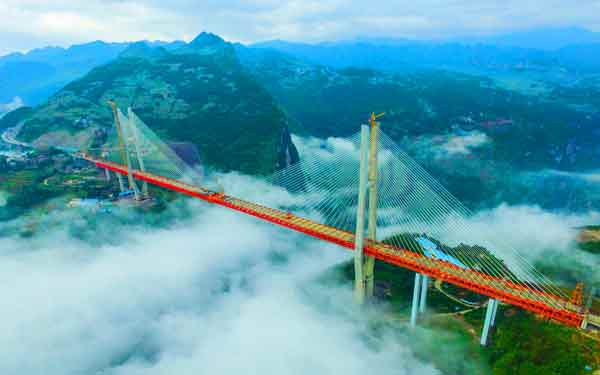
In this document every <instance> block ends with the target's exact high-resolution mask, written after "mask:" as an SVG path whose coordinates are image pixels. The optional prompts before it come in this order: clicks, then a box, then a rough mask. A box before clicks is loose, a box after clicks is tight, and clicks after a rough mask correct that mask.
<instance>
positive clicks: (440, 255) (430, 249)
mask: <svg viewBox="0 0 600 375" xmlns="http://www.w3.org/2000/svg"><path fill="white" fill-rule="evenodd" d="M416 241H417V243H418V244H419V245H420V246H421V247H422V248H423V250H424V252H425V256H426V257H428V258H432V259H438V260H443V261H445V262H448V263H452V264H454V265H455V266H457V267H460V268H465V269H466V268H469V267H467V266H466V265H465V264H464V263H463V262H461V261H460V260H458V259H456V258H455V257H453V256H451V255H448V254H446V253H445V252H444V251H442V250H441V249H440V248H439V247H438V245H436V244H435V243H434V242H433V241H431V240H430V239H429V238H427V237H422V236H421V237H417V239H416Z"/></svg>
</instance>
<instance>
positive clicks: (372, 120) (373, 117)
mask: <svg viewBox="0 0 600 375" xmlns="http://www.w3.org/2000/svg"><path fill="white" fill-rule="evenodd" d="M383 115H385V112H381V113H380V114H378V115H376V114H375V112H371V116H370V117H369V124H371V127H372V128H374V127H375V126H377V125H379V123H378V122H377V119H378V118H380V117H381V116H383Z"/></svg>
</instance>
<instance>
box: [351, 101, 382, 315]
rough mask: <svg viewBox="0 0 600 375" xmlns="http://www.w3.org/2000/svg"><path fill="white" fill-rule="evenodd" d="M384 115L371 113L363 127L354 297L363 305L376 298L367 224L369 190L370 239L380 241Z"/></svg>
mask: <svg viewBox="0 0 600 375" xmlns="http://www.w3.org/2000/svg"><path fill="white" fill-rule="evenodd" d="M381 116H383V113H380V114H378V115H375V113H372V114H371V117H370V118H369V125H370V126H367V125H362V126H361V137H360V170H359V174H360V176H359V189H358V207H357V214H356V237H355V238H356V239H355V246H354V296H355V299H356V301H357V302H358V303H359V304H362V303H364V301H365V300H366V299H369V298H371V297H373V290H374V284H375V279H374V268H375V258H374V257H372V256H368V255H365V254H364V234H365V233H364V225H365V207H366V203H367V202H366V199H367V197H366V195H367V190H368V193H369V197H368V199H369V202H368V203H369V205H368V216H367V218H368V228H367V238H368V239H369V240H371V241H376V240H377V177H378V165H377V151H378V140H379V122H377V119H378V118H379V117H381Z"/></svg>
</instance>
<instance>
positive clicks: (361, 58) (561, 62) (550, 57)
mask: <svg viewBox="0 0 600 375" xmlns="http://www.w3.org/2000/svg"><path fill="white" fill-rule="evenodd" d="M577 40H580V41H584V40H587V41H588V43H587V44H581V43H579V44H569V45H563V44H557V45H556V46H557V47H558V46H561V47H560V48H558V49H552V50H550V49H545V48H538V49H534V48H523V47H520V46H518V45H519V43H515V46H512V45H510V43H500V42H498V43H495V42H492V41H490V42H489V43H485V40H484V39H482V40H481V42H476V40H475V39H473V40H469V41H466V40H462V41H461V40H458V41H443V42H442V41H440V42H432V41H426V42H422V41H407V40H399V41H396V42H393V41H390V40H385V41H378V40H368V39H367V40H359V41H351V42H339V43H319V44H306V43H292V42H284V41H270V42H262V43H257V44H253V45H251V46H252V47H254V48H267V49H273V50H277V51H280V52H283V53H286V54H288V55H293V56H295V57H297V58H300V59H303V60H305V61H306V62H310V63H315V64H321V65H328V66H331V67H335V68H348V67H360V68H367V69H377V70H385V71H393V72H410V71H418V70H423V69H448V70H457V71H466V70H473V69H477V70H480V71H482V72H484V73H489V72H498V71H505V72H506V71H521V72H523V71H529V72H544V73H550V72H561V71H567V72H571V73H574V74H576V73H596V74H597V73H600V61H599V59H598V57H597V56H600V40H599V41H598V42H596V43H594V41H595V40H596V39H595V38H591V37H590V38H580V39H577ZM522 45H526V44H525V43H523V44H522Z"/></svg>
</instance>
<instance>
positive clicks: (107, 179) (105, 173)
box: [104, 169, 110, 181]
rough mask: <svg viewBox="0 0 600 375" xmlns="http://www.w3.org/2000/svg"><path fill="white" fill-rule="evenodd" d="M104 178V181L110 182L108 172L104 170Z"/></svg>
mask: <svg viewBox="0 0 600 375" xmlns="http://www.w3.org/2000/svg"><path fill="white" fill-rule="evenodd" d="M104 177H106V181H110V171H109V170H108V169H105V170H104Z"/></svg>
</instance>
